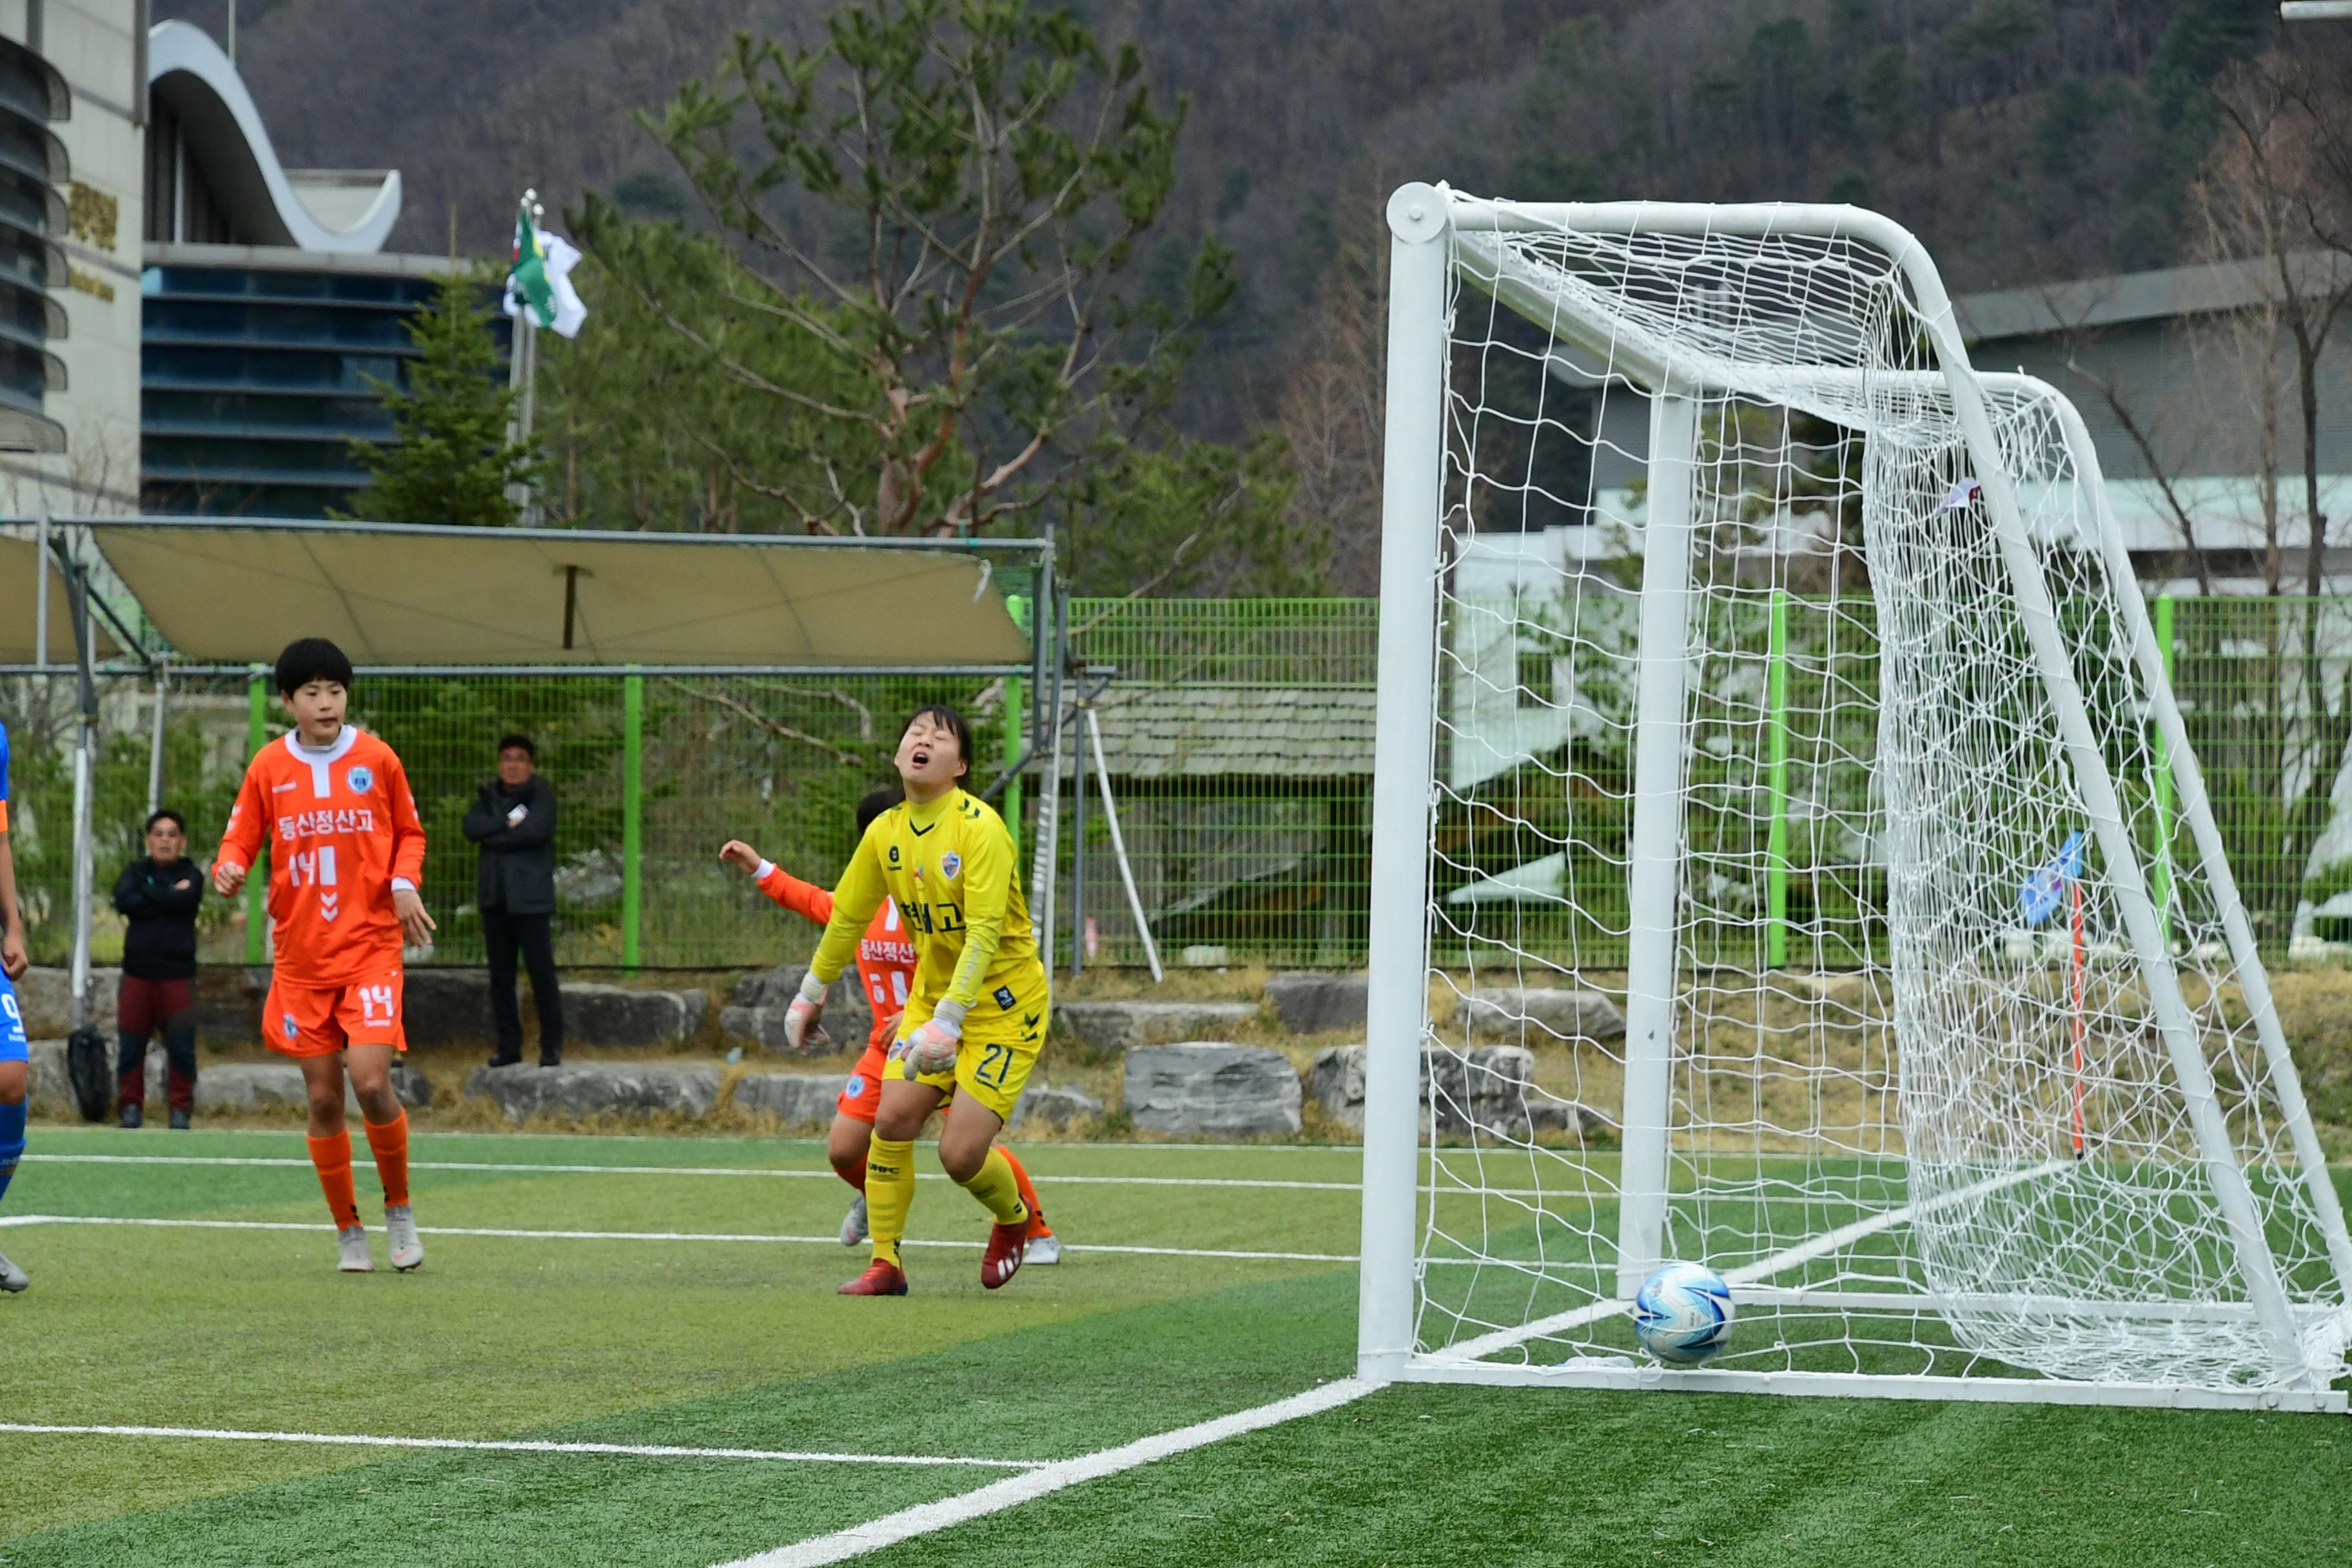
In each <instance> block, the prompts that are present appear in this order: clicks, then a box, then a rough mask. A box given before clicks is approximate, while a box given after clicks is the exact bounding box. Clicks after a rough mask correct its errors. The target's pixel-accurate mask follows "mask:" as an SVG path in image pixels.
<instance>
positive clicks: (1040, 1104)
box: [1010, 1078, 1103, 1128]
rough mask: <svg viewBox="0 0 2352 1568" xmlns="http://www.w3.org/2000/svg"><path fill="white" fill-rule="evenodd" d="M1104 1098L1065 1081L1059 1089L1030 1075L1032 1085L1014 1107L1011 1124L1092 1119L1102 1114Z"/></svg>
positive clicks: (1060, 1125) (1057, 1124) (1057, 1125)
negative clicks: (1074, 1087) (1098, 1098)
mask: <svg viewBox="0 0 2352 1568" xmlns="http://www.w3.org/2000/svg"><path fill="white" fill-rule="evenodd" d="M1102 1110H1103V1102H1102V1101H1101V1100H1097V1099H1096V1098H1095V1097H1094V1096H1093V1095H1091V1094H1088V1093H1087V1092H1086V1091H1085V1090H1084V1089H1073V1088H1071V1087H1069V1086H1068V1085H1066V1084H1065V1085H1064V1086H1063V1087H1061V1088H1060V1089H1055V1088H1054V1087H1053V1086H1052V1085H1051V1084H1048V1083H1046V1082H1045V1081H1044V1080H1043V1079H1034V1078H1033V1079H1030V1080H1029V1087H1027V1088H1026V1089H1023V1090H1022V1091H1021V1098H1020V1100H1018V1101H1016V1102H1015V1103H1014V1105H1013V1120H1012V1122H1011V1123H1010V1125H1012V1126H1014V1127H1026V1126H1029V1125H1031V1124H1032V1123H1036V1124H1042V1125H1044V1126H1046V1127H1054V1128H1066V1127H1069V1126H1072V1125H1074V1124H1076V1123H1077V1122H1081V1121H1093V1120H1094V1119H1095V1118H1096V1117H1097V1116H1100V1115H1101V1114H1102Z"/></svg>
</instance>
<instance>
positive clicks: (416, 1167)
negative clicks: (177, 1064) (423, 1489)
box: [25, 1154, 1533, 1195]
mask: <svg viewBox="0 0 2352 1568" xmlns="http://www.w3.org/2000/svg"><path fill="white" fill-rule="evenodd" d="M25 1161H26V1163H28V1164H29V1163H54V1164H60V1165H260V1166H270V1167H282V1168H284V1169H288V1170H301V1171H308V1170H310V1161H308V1160H289V1159H267V1158H262V1157H260V1156H247V1155H213V1154H27V1155H26V1156H25ZM408 1168H409V1169H410V1170H412V1171H479V1172H490V1173H500V1174H503V1173H509V1172H511V1173H515V1174H517V1175H566V1176H780V1177H782V1178H784V1179H786V1180H788V1181H803V1180H805V1181H823V1182H837V1181H839V1180H841V1178H840V1177H839V1176H837V1175H835V1173H833V1172H832V1171H830V1170H816V1171H792V1170H784V1169H782V1168H779V1167H776V1166H758V1165H586V1164H576V1165H574V1164H566V1165H546V1164H530V1165H524V1164H504V1163H499V1162H497V1161H493V1160H411V1161H410V1162H409V1163H408ZM915 1179H916V1180H917V1181H919V1182H944V1181H946V1180H948V1179H949V1178H948V1177H947V1175H946V1174H945V1173H942V1172H938V1171H919V1172H917V1173H916V1175H915ZM1038 1179H1039V1180H1041V1181H1044V1182H1047V1183H1050V1184H1053V1185H1055V1186H1074V1187H1084V1186H1095V1187H1276V1188H1282V1189H1285V1190H1288V1191H1293V1192H1319V1193H1353V1192H1360V1191H1361V1190H1362V1188H1361V1185H1360V1184H1359V1183H1355V1182H1282V1181H1271V1180H1266V1181H1261V1180H1255V1179H1251V1178H1244V1177H1238V1176H1063V1175H1039V1176H1038ZM1524 1195H1533V1194H1524Z"/></svg>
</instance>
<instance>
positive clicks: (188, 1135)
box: [77, 1073, 1364, 1157]
mask: <svg viewBox="0 0 2352 1568" xmlns="http://www.w3.org/2000/svg"><path fill="white" fill-rule="evenodd" d="M842 1076H843V1077H845V1078H846V1077H847V1076H848V1074H846V1073H844V1074H843V1075H842ZM77 1131H86V1132H91V1133H94V1134H95V1135H96V1136H99V1137H107V1136H110V1134H109V1133H107V1132H104V1131H98V1130H97V1129H93V1128H81V1129H77ZM172 1136H173V1140H174V1141H175V1142H179V1141H184V1142H191V1143H194V1142H199V1141H201V1140H203V1139H207V1138H257V1137H263V1136H267V1134H264V1133H259V1132H256V1131H254V1130H253V1129H251V1128H248V1127H190V1128H187V1129H184V1130H183V1131H178V1132H175V1133H173V1135H172ZM415 1136H416V1137H417V1139H419V1140H420V1141H422V1140H424V1139H428V1138H429V1139H434V1140H436V1141H437V1140H440V1139H444V1138H446V1139H476V1140H482V1141H489V1142H500V1143H509V1142H510V1143H533V1142H536V1143H586V1142H595V1143H681V1142H695V1143H724V1144H730V1145H734V1146H739V1147H740V1146H742V1145H747V1144H757V1145H759V1146H761V1147H762V1148H773V1147H775V1146H776V1145H778V1144H780V1143H781V1144H790V1143H799V1144H807V1145H811V1146H813V1147H815V1148H819V1149H822V1148H824V1135H823V1134H822V1133H816V1134H802V1135H798V1136H784V1135H771V1134H768V1133H765V1132H742V1133H719V1132H695V1133H676V1132H467V1131H458V1130H457V1129H454V1128H452V1129H448V1130H446V1131H432V1132H419V1133H417V1134H416V1135H415ZM919 1142H920V1141H919ZM1050 1146H1051V1147H1053V1148H1055V1149H1116V1150H1118V1151H1119V1152H1122V1153H1125V1152H1130V1151H1134V1150H1146V1151H1153V1152H1160V1153H1169V1154H1193V1153H1203V1154H1214V1153H1221V1152H1233V1153H1244V1154H1353V1155H1356V1156H1358V1157H1361V1155H1362V1154H1363V1152H1364V1151H1363V1145H1361V1144H1360V1143H1149V1142H1134V1141H1131V1140H1129V1139H1124V1138H1057V1139H1055V1140H1054V1141H1053V1142H1052V1144H1051V1145H1050Z"/></svg>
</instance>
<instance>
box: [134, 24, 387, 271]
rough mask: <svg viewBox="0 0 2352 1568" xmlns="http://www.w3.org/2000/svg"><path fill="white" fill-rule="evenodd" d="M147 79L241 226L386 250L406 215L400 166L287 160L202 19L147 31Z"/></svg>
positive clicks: (296, 239) (262, 234) (357, 249)
mask: <svg viewBox="0 0 2352 1568" xmlns="http://www.w3.org/2000/svg"><path fill="white" fill-rule="evenodd" d="M147 81H148V87H149V90H150V91H151V92H152V94H153V95H154V97H155V99H156V100H158V101H159V102H162V103H164V104H166V105H168V106H169V107H170V108H171V109H172V110H173V112H174V113H176V114H177V115H178V116H179V118H180V128H181V134H182V135H183V136H184V137H185V138H186V139H187V144H188V146H189V148H190V149H191V150H192V151H193V152H194V154H195V157H196V158H197V160H198V161H199V162H200V163H203V165H204V167H205V174H206V176H207V177H208V178H209V179H210V180H211V182H212V184H213V188H214V190H215V194H217V195H219V197H220V199H221V201H222V202H223V203H224V204H225V205H227V206H228V207H229V208H230V209H231V210H233V211H234V212H235V213H236V216H237V219H238V222H239V224H240V226H243V227H246V228H248V229H250V230H251V231H252V234H253V237H254V239H255V241H256V242H257V243H259V244H262V245H286V246H293V247H297V248H299V249H302V250H313V251H340V252H345V253H362V254H364V253H368V252H373V251H378V250H382V249H383V242H384V240H385V239H386V238H387V237H390V236H391V234H392V226H393V224H394V222H396V221H398V219H399V217H400V171H399V170H397V169H386V170H382V171H377V170H366V171H360V170H347V169H288V168H286V167H284V166H283V165H282V164H280V163H278V153H277V150H276V149H275V148H273V147H272V146H271V145H270V144H269V132H268V130H267V129H266V128H265V127H264V126H263V125H262V123H261V111H260V110H258V109H256V108H255V107H254V103H253V95H252V94H251V93H250V92H247V90H246V87H245V79H244V78H242V77H240V76H238V75H237V72H236V66H234V65H232V64H231V63H230V62H229V58H228V56H226V54H224V53H222V52H221V47H220V46H219V45H218V44H215V43H214V42H213V40H212V37H211V35H210V34H208V33H206V32H205V30H204V29H203V28H201V27H198V26H194V25H192V24H190V23H187V22H177V21H173V22H159V23H157V24H156V25H155V26H154V27H153V28H152V29H151V30H150V31H149V33H148V35H147Z"/></svg>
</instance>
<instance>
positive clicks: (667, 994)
mask: <svg viewBox="0 0 2352 1568" xmlns="http://www.w3.org/2000/svg"><path fill="white" fill-rule="evenodd" d="M709 1006H710V998H709V996H707V995H705V994H703V993H701V992H699V991H640V990H638V989H636V988H635V987H634V986H629V985H566V986H565V987H564V988H563V1032H564V1035H565V1037H567V1038H568V1039H570V1040H572V1041H575V1042H577V1043H578V1044H580V1045H583V1046H607V1047H646V1046H677V1045H683V1044H685V1043H686V1042H687V1041H688V1040H690V1039H692V1038H694V1037H695V1036H696V1034H697V1033H698V1032H699V1031H700V1030H701V1028H702V1016H703V1014H704V1013H705V1012H707V1011H708V1010H709Z"/></svg>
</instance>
